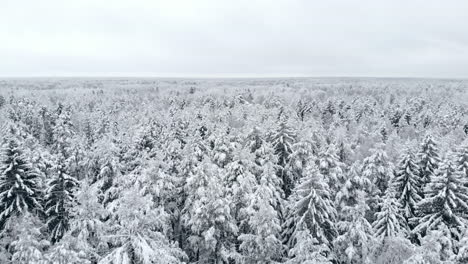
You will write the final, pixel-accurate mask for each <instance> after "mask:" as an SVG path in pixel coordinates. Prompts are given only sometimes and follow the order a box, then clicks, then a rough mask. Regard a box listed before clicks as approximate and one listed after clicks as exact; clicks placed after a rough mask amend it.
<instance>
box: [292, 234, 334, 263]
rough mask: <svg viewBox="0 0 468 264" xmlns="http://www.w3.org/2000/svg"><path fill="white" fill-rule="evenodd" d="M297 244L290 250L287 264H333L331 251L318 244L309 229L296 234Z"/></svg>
mask: <svg viewBox="0 0 468 264" xmlns="http://www.w3.org/2000/svg"><path fill="white" fill-rule="evenodd" d="M295 239H296V243H295V245H294V247H293V248H291V249H290V250H289V255H288V256H289V260H288V261H286V263H287V264H332V263H333V262H332V261H331V260H330V257H327V255H330V249H329V248H328V246H326V245H324V244H320V243H318V241H317V239H316V238H314V237H313V236H312V235H311V234H310V232H309V230H308V229H305V230H303V231H299V232H297V233H296V238H295Z"/></svg>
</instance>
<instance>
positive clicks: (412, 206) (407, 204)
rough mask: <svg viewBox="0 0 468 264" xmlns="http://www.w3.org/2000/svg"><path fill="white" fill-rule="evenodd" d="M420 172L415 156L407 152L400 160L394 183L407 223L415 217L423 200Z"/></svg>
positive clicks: (396, 195)
mask: <svg viewBox="0 0 468 264" xmlns="http://www.w3.org/2000/svg"><path fill="white" fill-rule="evenodd" d="M418 172H419V167H418V165H416V163H415V161H414V155H413V154H412V153H411V152H410V151H409V150H407V151H406V152H405V153H404V154H403V155H402V156H401V158H400V162H399V164H398V166H397V169H396V173H395V178H394V179H393V181H392V185H393V186H392V189H393V191H394V192H395V198H396V199H397V201H398V202H399V203H400V204H401V207H402V208H403V215H404V217H405V218H406V220H407V221H409V220H410V219H411V218H412V217H414V216H415V210H416V204H417V203H418V202H419V201H420V200H421V195H420V194H421V190H420V186H421V178H419V176H418Z"/></svg>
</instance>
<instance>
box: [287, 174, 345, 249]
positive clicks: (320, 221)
mask: <svg viewBox="0 0 468 264" xmlns="http://www.w3.org/2000/svg"><path fill="white" fill-rule="evenodd" d="M293 197H294V200H295V203H294V205H293V208H292V214H291V215H292V217H293V218H292V219H290V221H292V222H293V224H291V225H290V226H291V227H292V231H290V232H289V233H290V234H291V240H290V242H289V244H290V245H294V244H295V241H297V238H296V237H297V236H298V233H299V232H300V231H303V230H305V229H307V230H308V231H309V232H310V235H311V236H312V237H313V238H314V239H316V240H317V241H318V243H319V244H325V245H327V246H330V245H331V243H332V241H333V239H334V238H335V236H336V229H335V219H336V210H335V208H334V207H333V202H332V200H331V197H330V192H329V188H328V185H327V184H326V182H325V179H324V178H323V175H321V174H320V173H319V172H318V170H317V169H316V168H315V166H309V167H308V168H307V169H306V174H305V176H304V178H303V179H302V182H301V183H300V184H299V185H298V186H297V187H296V188H295V189H294V195H293Z"/></svg>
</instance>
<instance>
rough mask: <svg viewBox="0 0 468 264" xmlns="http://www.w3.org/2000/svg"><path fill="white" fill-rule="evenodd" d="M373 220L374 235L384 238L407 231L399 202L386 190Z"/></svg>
mask: <svg viewBox="0 0 468 264" xmlns="http://www.w3.org/2000/svg"><path fill="white" fill-rule="evenodd" d="M375 215H376V217H375V221H374V222H373V223H372V227H373V228H374V232H375V237H377V238H379V239H385V238H386V237H398V236H404V235H406V233H407V231H408V230H407V228H408V227H407V225H406V220H405V218H404V217H403V214H402V212H401V207H400V204H399V203H398V202H397V200H396V199H395V198H394V197H393V196H392V192H390V191H389V192H387V194H386V195H385V197H384V198H383V200H382V202H381V205H380V211H379V212H377V213H375Z"/></svg>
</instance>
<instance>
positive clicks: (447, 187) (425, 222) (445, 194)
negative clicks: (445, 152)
mask: <svg viewBox="0 0 468 264" xmlns="http://www.w3.org/2000/svg"><path fill="white" fill-rule="evenodd" d="M465 184H466V182H465V181H464V180H463V179H462V177H461V175H460V173H457V172H456V170H455V166H454V164H453V163H452V161H451V160H450V159H445V160H444V161H443V162H442V163H441V165H440V167H439V169H438V170H437V171H436V175H435V176H434V177H432V180H431V182H430V183H429V184H428V185H427V186H426V188H425V189H424V194H425V196H424V199H423V200H422V201H421V202H419V203H418V205H417V208H418V216H420V218H419V219H418V225H417V227H416V228H415V229H414V230H413V231H414V232H415V233H419V234H425V233H426V232H428V231H430V230H437V229H439V228H441V226H442V227H443V226H446V227H447V228H448V229H449V230H450V232H451V236H452V239H459V237H460V235H461V232H463V231H464V227H465V225H466V223H467V221H468V215H467V213H466V212H468V188H467V187H466V185H465Z"/></svg>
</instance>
